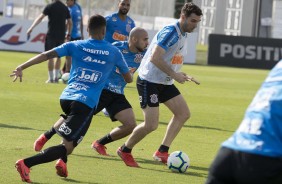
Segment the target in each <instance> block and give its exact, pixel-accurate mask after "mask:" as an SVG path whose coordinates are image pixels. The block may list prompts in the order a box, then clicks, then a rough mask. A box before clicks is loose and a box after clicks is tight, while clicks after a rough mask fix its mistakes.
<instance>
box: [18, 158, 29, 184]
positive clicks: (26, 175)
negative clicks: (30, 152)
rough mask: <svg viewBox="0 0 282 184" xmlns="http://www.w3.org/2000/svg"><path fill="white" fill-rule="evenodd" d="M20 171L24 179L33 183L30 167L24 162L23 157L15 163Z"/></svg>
mask: <svg viewBox="0 0 282 184" xmlns="http://www.w3.org/2000/svg"><path fill="white" fill-rule="evenodd" d="M15 167H16V169H17V171H18V173H19V174H20V176H21V178H22V181H25V182H27V183H31V182H32V181H31V180H30V178H29V173H30V169H29V168H28V167H27V166H26V165H25V164H24V161H23V159H21V160H18V161H17V162H16V165H15Z"/></svg>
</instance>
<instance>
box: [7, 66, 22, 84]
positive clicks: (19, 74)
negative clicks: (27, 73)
mask: <svg viewBox="0 0 282 184" xmlns="http://www.w3.org/2000/svg"><path fill="white" fill-rule="evenodd" d="M10 77H14V79H13V82H15V81H16V80H17V79H18V78H20V82H22V77H23V72H22V69H21V67H17V68H16V69H15V70H14V71H13V72H12V74H10Z"/></svg>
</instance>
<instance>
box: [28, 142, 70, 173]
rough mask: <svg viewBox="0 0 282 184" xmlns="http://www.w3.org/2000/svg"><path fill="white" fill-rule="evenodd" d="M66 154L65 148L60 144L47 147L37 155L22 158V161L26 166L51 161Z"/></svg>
mask: <svg viewBox="0 0 282 184" xmlns="http://www.w3.org/2000/svg"><path fill="white" fill-rule="evenodd" d="M66 155H67V150H66V148H65V146H64V145H62V144H60V145H57V146H53V147H49V148H47V149H45V150H43V151H41V152H40V153H38V154H37V155H34V156H32V157H29V158H26V159H24V163H25V165H26V166H27V167H29V168H30V167H32V166H34V165H38V164H43V163H46V162H51V161H54V160H56V159H59V158H62V157H64V156H66Z"/></svg>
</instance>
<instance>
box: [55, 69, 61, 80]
mask: <svg viewBox="0 0 282 184" xmlns="http://www.w3.org/2000/svg"><path fill="white" fill-rule="evenodd" d="M54 73H55V79H59V78H60V77H61V70H58V69H55V70H54Z"/></svg>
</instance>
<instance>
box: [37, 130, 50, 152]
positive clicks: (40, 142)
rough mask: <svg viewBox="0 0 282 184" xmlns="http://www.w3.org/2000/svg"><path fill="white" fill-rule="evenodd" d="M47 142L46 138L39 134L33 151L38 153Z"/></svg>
mask: <svg viewBox="0 0 282 184" xmlns="http://www.w3.org/2000/svg"><path fill="white" fill-rule="evenodd" d="M47 141H48V139H47V138H46V136H45V135H44V134H41V135H40V136H39V137H38V138H37V139H36V141H35V142H34V144H33V147H34V150H35V151H40V150H41V149H42V148H43V146H44V144H45V143H46V142H47Z"/></svg>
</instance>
